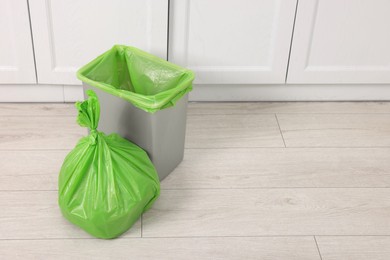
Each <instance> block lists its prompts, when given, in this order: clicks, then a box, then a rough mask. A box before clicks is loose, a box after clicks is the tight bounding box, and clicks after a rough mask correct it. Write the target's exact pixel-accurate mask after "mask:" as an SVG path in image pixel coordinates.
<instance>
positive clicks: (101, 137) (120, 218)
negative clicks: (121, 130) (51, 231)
mask: <svg viewBox="0 0 390 260" xmlns="http://www.w3.org/2000/svg"><path fill="white" fill-rule="evenodd" d="M87 94H88V95H89V98H88V100H86V101H84V102H77V103H76V107H77V109H78V111H79V113H78V117H77V122H78V124H79V125H80V126H83V127H88V128H90V134H89V135H88V136H86V137H83V138H81V139H80V141H79V142H78V143H77V145H76V147H75V148H74V149H73V150H72V151H71V152H70V153H69V154H68V155H67V156H66V158H65V161H64V163H63V165H62V168H61V171H60V174H59V180H58V188H59V191H58V193H59V197H58V202H59V206H60V208H61V212H62V214H63V215H64V217H65V218H66V219H68V220H69V221H70V222H72V223H73V224H75V225H77V226H79V227H81V228H82V229H84V230H85V231H87V232H88V233H89V234H91V235H93V236H95V237H98V238H105V239H110V238H115V237H118V236H120V235H121V234H123V233H124V232H126V231H127V230H128V229H129V228H130V227H131V226H132V225H133V224H134V223H135V222H136V221H137V220H138V218H139V217H140V216H141V214H142V213H143V212H145V211H146V210H147V209H149V208H150V207H151V206H152V204H153V203H154V201H155V200H156V199H157V198H158V196H159V194H160V182H159V178H158V176H157V173H156V170H155V168H154V166H153V164H152V162H151V161H150V159H149V157H148V155H147V154H146V152H145V151H144V150H142V149H141V148H140V147H138V146H137V145H135V144H133V143H131V142H129V141H127V140H126V139H123V138H122V137H120V136H119V135H118V134H111V135H105V134H104V133H102V132H99V131H97V130H96V128H97V126H98V123H99V114H100V107H99V102H98V99H97V96H96V94H95V93H94V92H93V91H92V90H89V91H88V92H87Z"/></svg>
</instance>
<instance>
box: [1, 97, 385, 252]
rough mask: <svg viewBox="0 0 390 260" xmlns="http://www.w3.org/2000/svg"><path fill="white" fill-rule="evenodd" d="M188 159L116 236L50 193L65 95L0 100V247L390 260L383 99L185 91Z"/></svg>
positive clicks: (68, 144)
mask: <svg viewBox="0 0 390 260" xmlns="http://www.w3.org/2000/svg"><path fill="white" fill-rule="evenodd" d="M188 114H189V115H188V128H187V129H188V130H187V139H186V150H185V158H184V161H183V163H182V164H181V165H180V166H179V167H178V168H177V169H176V170H175V171H174V172H173V173H172V174H171V175H170V176H169V177H168V178H167V179H165V180H164V181H163V182H162V185H161V186H162V192H161V197H160V198H159V200H158V201H157V202H156V204H155V205H154V206H153V207H152V209H151V210H149V211H148V212H147V213H145V214H144V216H143V217H142V220H140V221H138V223H137V224H136V225H135V226H134V227H133V228H132V229H131V230H130V231H129V232H127V233H126V234H125V235H124V236H122V237H121V238H119V239H115V240H99V239H94V238H92V237H90V236H89V235H88V234H86V233H85V232H83V231H82V230H80V229H78V228H76V227H74V226H72V225H71V224H69V223H68V222H67V221H66V220H64V218H63V217H62V216H61V214H60V211H59V208H58V205H57V191H56V190H57V176H58V171H59V168H60V166H61V163H62V161H63V159H64V157H65V155H66V154H67V153H68V152H69V151H70V149H72V148H73V147H74V145H75V144H76V142H77V140H78V139H79V138H80V137H82V136H83V135H84V134H85V129H82V128H81V127H79V126H78V125H77V124H76V123H75V115H76V111H75V109H74V108H73V105H71V104H0V259H72V258H74V259H107V258H112V259H240V260H241V259H299V260H303V259H318V260H321V259H322V260H336V259H340V260H341V259H342V260H346V259H351V260H360V259H362V260H363V259H364V260H367V259H370V260H375V259H383V260H384V259H386V260H387V259H390V103H379V102H375V103H351V102H342V103H315V102H309V103H191V104H190V105H189V112H188Z"/></svg>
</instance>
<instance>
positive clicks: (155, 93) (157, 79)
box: [77, 45, 194, 113]
mask: <svg viewBox="0 0 390 260" xmlns="http://www.w3.org/2000/svg"><path fill="white" fill-rule="evenodd" d="M77 77H78V78H79V79H80V80H82V81H83V82H85V83H87V84H88V85H90V86H93V87H96V88H99V89H101V90H103V91H106V92H107V93H109V94H112V95H114V96H118V97H120V98H123V99H125V100H127V101H128V102H130V103H132V104H133V105H134V106H136V107H138V108H140V109H142V110H144V111H147V112H150V113H154V112H156V111H158V110H161V109H164V108H168V107H171V106H173V105H174V104H175V103H176V101H178V100H179V99H180V98H181V97H182V96H184V95H185V94H186V93H188V92H189V91H191V90H192V81H193V79H194V73H193V72H192V71H190V70H187V69H184V68H182V67H179V66H177V65H175V64H172V63H170V62H167V61H165V60H163V59H160V58H158V57H156V56H153V55H151V54H149V53H146V52H143V51H141V50H139V49H137V48H134V47H130V46H122V45H115V46H114V47H113V48H112V49H111V50H109V51H107V52H105V53H103V54H102V55H100V56H99V57H97V58H96V59H94V60H93V61H91V62H90V63H88V64H87V65H85V66H83V67H82V68H81V69H80V70H79V71H78V72H77Z"/></svg>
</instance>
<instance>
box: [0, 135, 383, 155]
mask: <svg viewBox="0 0 390 260" xmlns="http://www.w3.org/2000/svg"><path fill="white" fill-rule="evenodd" d="M80 138H81V137H80ZM286 148H287V149H389V148H390V146H296V147H294V146H288V147H284V146H280V147H275V146H274V147H266V146H257V147H254V146H252V147H205V148H201V147H186V148H185V150H223V149H231V150H233V149H286ZM71 150H72V149H71V148H67V149H57V148H54V149H48V148H42V149H39V148H37V149H31V148H28V149H23V148H21V149H1V148H0V152H35V151H48V152H49V151H71Z"/></svg>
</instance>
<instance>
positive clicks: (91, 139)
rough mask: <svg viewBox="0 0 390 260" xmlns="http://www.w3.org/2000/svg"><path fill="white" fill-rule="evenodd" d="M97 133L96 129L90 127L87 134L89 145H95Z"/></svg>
mask: <svg viewBox="0 0 390 260" xmlns="http://www.w3.org/2000/svg"><path fill="white" fill-rule="evenodd" d="M98 134H99V132H98V131H97V130H96V129H91V132H90V134H89V143H90V144H91V145H96V143H97V137H98Z"/></svg>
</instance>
